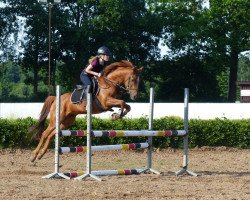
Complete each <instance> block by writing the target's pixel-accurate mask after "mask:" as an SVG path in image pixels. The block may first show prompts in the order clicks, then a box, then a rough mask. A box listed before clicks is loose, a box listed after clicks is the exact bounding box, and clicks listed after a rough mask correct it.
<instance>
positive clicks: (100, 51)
mask: <svg viewBox="0 0 250 200" xmlns="http://www.w3.org/2000/svg"><path fill="white" fill-rule="evenodd" d="M97 54H98V55H107V56H111V52H110V50H109V49H108V47H105V46H102V47H100V48H99V49H98V50H97Z"/></svg>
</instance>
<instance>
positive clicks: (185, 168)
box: [175, 88, 198, 176]
mask: <svg viewBox="0 0 250 200" xmlns="http://www.w3.org/2000/svg"><path fill="white" fill-rule="evenodd" d="M188 103H189V89H188V88H185V91H184V129H185V132H186V133H187V134H186V135H185V136H184V137H183V144H184V147H183V148H184V150H183V164H182V169H181V170H179V171H177V172H175V174H176V176H178V175H182V174H188V175H192V176H198V174H196V173H194V172H192V171H189V170H188V134H189V133H188Z"/></svg>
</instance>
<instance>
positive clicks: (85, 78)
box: [80, 46, 111, 92]
mask: <svg viewBox="0 0 250 200" xmlns="http://www.w3.org/2000/svg"><path fill="white" fill-rule="evenodd" d="M109 56H111V53H110V50H109V49H108V48H107V47H105V46H102V47H100V48H99V49H98V50H97V56H94V57H93V58H90V59H89V65H88V66H87V67H86V68H85V69H84V70H83V71H82V72H81V74H80V79H81V81H82V83H83V85H84V86H85V87H87V88H89V91H87V92H91V91H92V81H91V79H92V77H94V76H95V77H101V76H102V70H103V69H104V67H105V66H106V64H107V63H108V61H109ZM88 86H89V87H88Z"/></svg>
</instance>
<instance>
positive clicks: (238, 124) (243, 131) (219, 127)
mask: <svg viewBox="0 0 250 200" xmlns="http://www.w3.org/2000/svg"><path fill="white" fill-rule="evenodd" d="M35 123H37V120H34V119H32V118H25V119H0V147H1V148H16V147H18V148H19V147H21V148H30V147H32V148H33V147H35V146H36V145H37V143H38V141H36V140H35V139H34V137H33V135H32V134H31V133H28V128H29V127H30V126H32V125H34V124H35ZM153 124H154V125H153V127H154V130H163V129H173V130H178V129H179V130H180V129H183V119H181V118H178V117H164V118H160V119H155V120H154V121H153ZM92 128H93V129H94V130H140V129H147V128H148V119H147V118H138V119H122V120H118V121H111V120H109V119H99V118H93V123H92ZM70 129H71V130H86V118H81V119H77V120H76V123H75V125H74V126H72V127H70ZM145 140H147V138H144V137H122V138H107V137H101V138H94V139H93V142H92V143H93V145H101V144H122V143H131V142H143V141H145ZM153 143H154V147H160V148H167V147H172V148H182V145H183V140H182V138H181V137H172V138H163V137H154V138H153ZM53 145H54V144H51V147H52V148H53ZM61 145H62V146H77V145H81V146H83V145H86V138H85V137H63V138H61ZM202 146H226V147H235V148H249V146H250V119H244V120H229V119H212V120H201V119H191V120H189V147H190V148H193V147H202Z"/></svg>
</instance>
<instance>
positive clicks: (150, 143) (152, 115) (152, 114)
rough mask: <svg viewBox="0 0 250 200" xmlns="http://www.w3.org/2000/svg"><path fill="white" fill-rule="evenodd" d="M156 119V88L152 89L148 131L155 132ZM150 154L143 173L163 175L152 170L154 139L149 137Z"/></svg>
mask: <svg viewBox="0 0 250 200" xmlns="http://www.w3.org/2000/svg"><path fill="white" fill-rule="evenodd" d="M153 119H154V88H150V103H149V118H148V130H149V131H152V130H153ZM148 145H149V147H148V154H147V157H148V159H147V168H146V169H145V170H144V171H143V172H147V171H150V172H152V173H155V174H161V173H160V172H159V171H157V170H155V169H153V168H152V152H153V137H152V136H149V137H148Z"/></svg>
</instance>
